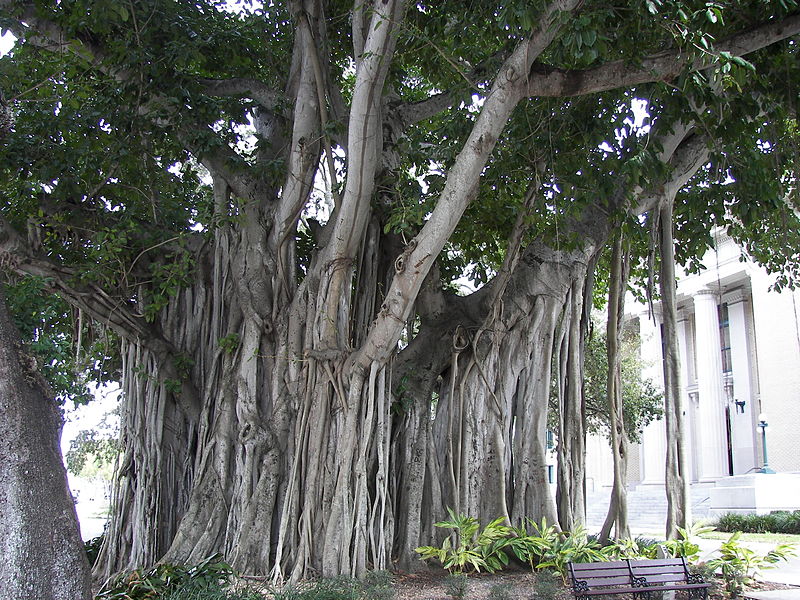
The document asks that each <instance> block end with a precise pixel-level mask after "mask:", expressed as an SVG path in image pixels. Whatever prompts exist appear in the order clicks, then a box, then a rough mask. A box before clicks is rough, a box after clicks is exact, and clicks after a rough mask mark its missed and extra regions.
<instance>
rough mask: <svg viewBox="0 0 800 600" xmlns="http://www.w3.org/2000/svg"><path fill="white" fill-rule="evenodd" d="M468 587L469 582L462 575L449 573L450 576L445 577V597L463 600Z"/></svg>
mask: <svg viewBox="0 0 800 600" xmlns="http://www.w3.org/2000/svg"><path fill="white" fill-rule="evenodd" d="M468 587H469V581H468V580H467V576H466V575H464V574H463V573H450V575H448V576H447V581H446V583H445V589H446V590H447V595H448V596H451V597H452V598H455V600H463V599H464V598H466V597H467V588H468Z"/></svg>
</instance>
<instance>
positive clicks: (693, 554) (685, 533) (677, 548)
mask: <svg viewBox="0 0 800 600" xmlns="http://www.w3.org/2000/svg"><path fill="white" fill-rule="evenodd" d="M709 531H714V528H713V527H710V526H707V525H703V524H702V523H693V524H692V525H691V526H690V527H688V528H687V529H683V528H682V527H678V537H677V538H676V539H672V540H667V541H666V542H664V546H665V547H666V548H667V550H668V551H669V553H670V554H671V555H672V556H673V557H676V558H677V557H679V556H683V557H684V558H686V560H687V561H689V562H697V559H698V558H700V546H699V545H698V544H697V543H696V542H695V538H696V537H697V536H699V535H702V534H704V533H708V532H709Z"/></svg>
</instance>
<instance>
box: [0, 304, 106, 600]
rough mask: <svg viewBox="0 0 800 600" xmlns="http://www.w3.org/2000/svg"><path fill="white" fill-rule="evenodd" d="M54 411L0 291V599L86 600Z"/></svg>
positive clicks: (84, 565)
mask: <svg viewBox="0 0 800 600" xmlns="http://www.w3.org/2000/svg"><path fill="white" fill-rule="evenodd" d="M61 425H62V421H61V413H60V410H59V407H58V405H57V404H56V401H55V400H54V399H53V398H52V396H51V395H50V394H49V393H48V392H47V389H46V384H45V382H44V380H43V378H42V377H41V375H40V374H39V372H38V371H37V368H36V362H35V360H34V359H33V358H32V357H31V356H29V355H28V354H26V352H25V349H24V348H23V346H22V343H21V340H20V337H19V333H18V332H17V331H16V328H15V327H14V325H13V324H12V323H11V320H10V319H9V317H8V313H7V310H6V306H5V298H4V297H3V293H2V290H1V289H0V506H2V510H0V555H2V560H0V599H2V600H19V599H21V598H36V599H41V600H75V599H88V598H91V586H90V578H89V563H88V560H87V558H86V553H85V551H84V549H83V543H82V542H81V537H80V531H79V529H78V518H77V515H76V513H75V505H74V503H73V500H72V494H71V493H70V491H69V487H68V486H67V472H66V469H65V468H64V463H63V461H62V458H61V449H60V445H59V442H60V438H61Z"/></svg>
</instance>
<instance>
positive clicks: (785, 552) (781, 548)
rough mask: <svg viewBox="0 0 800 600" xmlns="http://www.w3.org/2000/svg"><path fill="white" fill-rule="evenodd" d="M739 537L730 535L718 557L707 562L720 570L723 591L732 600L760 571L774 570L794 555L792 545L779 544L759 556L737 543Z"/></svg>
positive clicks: (735, 534) (738, 533)
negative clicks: (723, 585) (778, 564)
mask: <svg viewBox="0 0 800 600" xmlns="http://www.w3.org/2000/svg"><path fill="white" fill-rule="evenodd" d="M741 535H742V533H741V532H740V531H737V532H736V533H734V534H733V535H731V537H730V538H728V540H727V541H726V542H724V543H723V544H722V546H721V547H720V549H719V556H718V557H716V558H714V559H712V560H710V561H708V566H709V567H710V568H713V569H719V570H720V572H721V574H722V578H723V579H724V581H725V589H726V591H727V592H728V593H729V594H730V595H731V596H732V597H733V598H737V597H739V595H741V592H742V589H743V588H744V586H745V585H749V584H750V583H752V582H753V580H754V579H756V578H757V577H758V576H759V574H760V571H761V570H762V569H769V568H774V567H775V564H776V563H778V562H780V561H782V560H787V559H788V558H789V557H790V556H794V555H795V554H796V550H795V547H794V545H793V544H779V545H778V546H776V547H775V548H773V549H772V550H770V551H769V552H767V553H766V554H759V553H757V552H756V551H755V550H752V549H751V548H747V547H746V546H743V545H742V544H741V543H740V542H739V538H740V537H741Z"/></svg>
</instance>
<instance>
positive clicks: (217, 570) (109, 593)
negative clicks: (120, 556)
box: [97, 555, 233, 600]
mask: <svg viewBox="0 0 800 600" xmlns="http://www.w3.org/2000/svg"><path fill="white" fill-rule="evenodd" d="M232 575H233V570H232V569H231V567H230V565H228V564H227V563H225V562H223V561H222V560H221V557H220V556H219V555H214V556H211V557H209V558H207V559H205V560H204V561H203V562H201V563H200V564H198V565H195V566H187V565H173V564H160V565H156V566H154V567H151V568H150V569H146V570H137V571H131V572H129V573H122V574H120V575H117V576H116V577H114V578H112V579H111V580H109V582H108V583H107V584H106V585H105V586H103V589H102V590H101V592H100V593H99V594H98V595H97V599H98V600H149V599H151V598H162V597H165V598H171V599H173V600H177V599H179V598H212V597H215V598H228V597H229V596H227V595H225V592H224V589H225V586H226V585H227V584H228V583H229V582H230V579H231V577H232ZM203 594H205V595H203ZM213 594H216V596H214V595H213Z"/></svg>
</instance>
